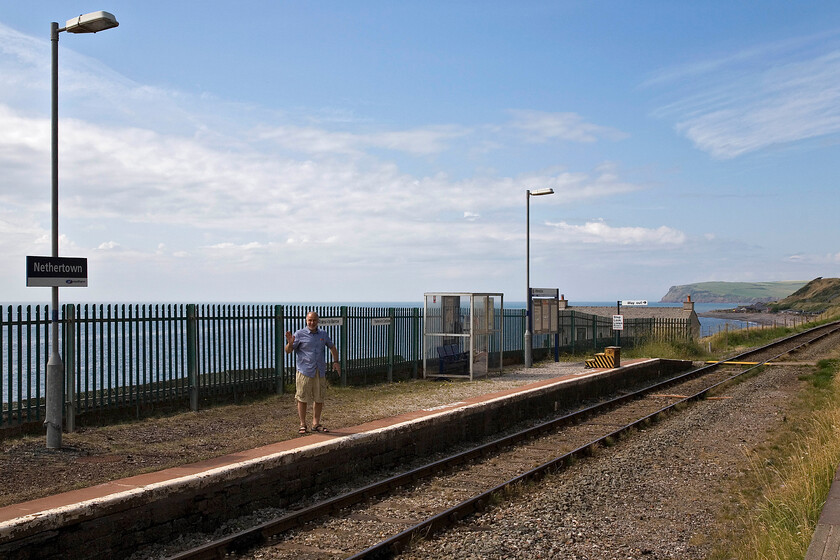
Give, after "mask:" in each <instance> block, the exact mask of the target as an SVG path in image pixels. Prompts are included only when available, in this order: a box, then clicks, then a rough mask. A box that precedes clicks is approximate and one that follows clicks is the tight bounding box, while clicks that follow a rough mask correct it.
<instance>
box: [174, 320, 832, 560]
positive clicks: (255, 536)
mask: <svg viewBox="0 0 840 560" xmlns="http://www.w3.org/2000/svg"><path fill="white" fill-rule="evenodd" d="M819 330H824V332H823V333H821V334H820V335H819V336H817V337H815V338H810V339H808V340H807V341H805V342H803V343H802V344H799V345H797V346H795V347H794V348H792V349H789V350H786V351H784V352H782V353H780V354H777V355H774V356H773V357H771V358H768V359H766V360H763V361H761V362H759V363H758V364H756V365H754V366H752V367H750V368H747V369H745V370H742V371H739V372H737V373H735V374H733V375H732V376H729V377H727V378H726V379H723V380H721V381H719V382H717V383H714V384H713V385H711V386H709V387H706V388H705V389H703V390H701V391H699V392H697V393H695V394H693V395H690V396H686V397H684V398H680V399H679V400H676V401H675V402H673V403H670V404H669V405H666V406H664V407H662V408H660V409H659V410H656V411H654V412H652V413H650V414H647V415H645V416H644V417H642V418H639V419H637V420H635V421H633V422H631V423H630V424H626V425H625V426H623V427H620V428H618V429H616V430H614V431H613V432H611V433H609V434H607V435H605V436H602V437H600V438H598V439H596V440H593V441H591V442H589V443H586V444H585V445H582V446H580V447H578V448H577V449H574V450H572V451H570V452H568V453H566V454H564V455H562V456H560V457H556V458H554V459H552V460H550V461H548V462H546V463H544V464H543V465H540V466H539V467H536V468H534V469H532V470H530V471H528V472H526V473H523V474H521V475H519V476H517V477H515V478H513V479H510V480H508V481H506V482H504V483H502V484H500V485H498V486H496V487H494V488H492V489H490V490H487V491H485V492H482V493H481V494H478V495H477V496H474V497H472V498H469V499H467V500H465V501H463V502H461V503H459V504H457V505H455V506H453V507H451V508H449V509H447V510H446V511H444V512H441V513H438V514H436V515H434V516H432V517H429V518H428V519H426V520H424V521H422V522H420V523H417V524H415V525H414V526H412V527H410V528H408V529H406V530H405V531H402V532H401V533H399V534H397V535H393V536H391V537H389V538H388V539H385V540H383V541H381V542H380V543H378V544H376V545H374V546H372V547H369V548H367V549H366V550H364V551H362V552H359V553H357V554H355V555H353V556H350V557H348V560H358V559H362V558H372V559H376V558H385V557H390V556H393V555H394V554H397V553H399V551H400V550H402V549H404V548H405V546H406V545H407V544H408V543H409V542H410V541H411V540H412V539H415V538H423V537H427V536H429V535H431V534H434V533H436V532H438V531H440V530H442V529H443V528H445V527H447V526H450V525H452V524H453V523H455V522H457V521H458V520H459V519H462V518H464V517H465V516H467V515H470V514H471V513H474V512H476V511H480V510H482V509H484V508H485V507H486V505H487V504H488V503H490V501H491V500H493V499H494V498H495V496H497V495H500V494H502V493H504V492H506V491H508V489H510V488H512V487H513V486H515V485H516V484H519V483H521V482H524V481H531V480H539V479H540V478H542V477H543V476H545V474H547V473H548V472H554V471H558V470H561V469H562V468H564V467H565V466H567V465H568V464H570V463H571V462H572V461H574V460H576V459H577V458H580V457H583V456H588V455H590V454H591V453H592V452H593V451H594V449H596V448H597V447H598V446H600V445H601V443H603V442H604V441H607V440H610V439H617V438H620V437H621V436H622V435H623V434H625V433H626V432H628V431H630V430H632V429H634V428H635V427H637V426H639V425H642V424H647V423H649V422H651V421H654V420H656V419H657V418H658V417H660V416H662V415H663V414H666V413H667V412H669V411H671V410H673V409H674V408H675V407H677V406H679V405H681V404H683V403H687V402H691V401H695V400H699V399H701V398H703V397H704V396H705V395H706V394H708V393H709V392H710V391H712V390H714V389H715V388H717V387H720V386H721V385H724V384H726V383H729V382H731V381H732V380H734V379H736V378H738V377H740V376H742V375H745V374H747V373H749V372H752V371H754V370H756V369H757V368H759V367H761V366H763V365H764V364H766V363H767V362H769V361H772V360H775V359H777V358H779V357H781V356H784V355H785V354H788V353H790V352H794V351H796V350H798V349H800V348H802V347H804V346H807V345H808V344H811V343H813V342H815V341H817V340H820V339H821V338H823V337H826V336H829V335H831V334H834V333H835V332H837V331H838V330H840V322H837V323H831V324H829V325H823V326H819V327H814V328H812V329H809V330H807V331H803V332H801V333H796V334H794V335H792V336H790V337H786V338H783V339H781V340H777V341H774V342H771V343H769V344H767V345H765V346H762V347H759V348H754V349H751V350H748V351H746V352H743V353H741V354H739V355H737V356H733V357H731V358H728V359H727V360H726V361H739V360H743V359H745V358H747V357H749V356H754V355H755V354H758V353H760V352H764V351H767V350H770V349H773V348H775V347H778V346H781V345H784V344H786V343H789V342H790V341H792V340H795V339H797V338H803V337H807V336H809V335H811V334H813V333H814V332H815V331H819ZM722 365H725V361H721V362H718V363H715V364H710V365H706V366H702V367H700V368H697V369H694V370H691V371H688V372H686V373H683V374H681V375H678V376H676V377H673V378H669V379H667V380H665V381H662V382H659V383H655V384H653V385H650V386H648V387H644V388H642V389H639V390H637V391H633V392H630V393H627V394H625V395H621V396H618V397H615V398H613V399H610V400H607V401H604V402H601V403H597V404H594V405H591V406H588V407H585V408H582V409H580V410H577V411H575V412H572V413H570V414H567V415H564V416H561V417H559V418H555V419H552V420H548V421H546V422H542V423H540V424H538V425H536V426H532V427H530V428H527V429H524V430H521V431H518V432H516V433H514V434H510V435H507V436H504V437H501V438H498V439H496V440H493V441H491V442H488V443H485V444H482V445H479V446H477V447H474V448H472V449H469V450H467V451H463V452H460V453H457V454H454V455H452V456H450V457H446V458H443V459H440V460H438V461H434V462H432V463H429V464H426V465H423V466H421V467H418V468H416V469H413V470H410V471H407V472H405V473H402V474H399V475H396V476H392V477H389V478H387V479H385V480H382V481H379V482H375V483H372V484H370V485H367V486H364V487H362V488H359V489H356V490H352V491H350V492H347V493H344V494H341V495H339V496H336V497H334V498H330V499H327V500H324V501H322V502H319V503H317V504H314V505H312V506H310V507H307V508H304V509H302V510H298V511H295V512H293V513H289V514H286V515H284V516H281V517H279V518H276V519H273V520H270V521H267V522H265V523H261V524H259V525H256V526H254V527H251V528H248V529H245V530H242V531H240V532H237V533H234V534H232V535H229V536H227V537H223V538H221V539H218V540H215V541H212V542H209V543H206V544H203V545H200V546H198V547H195V548H192V549H190V550H187V551H184V552H181V553H179V554H176V555H174V556H171V557H170V560H212V559H219V558H224V557H226V556H228V555H230V554H239V553H243V552H245V551H247V550H250V549H252V548H254V547H258V546H264V545H269V544H270V542H271V540H272V538H273V537H274V536H276V535H278V534H280V533H283V532H285V531H288V530H290V529H294V528H296V527H300V526H302V525H303V524H305V523H307V522H309V521H311V520H313V519H316V518H318V517H321V516H324V515H328V514H330V513H332V512H335V511H338V510H341V509H343V508H347V507H350V506H353V505H356V504H358V503H362V502H364V501H367V500H370V499H371V498H374V497H376V496H379V495H382V494H385V493H387V492H390V491H392V490H394V489H396V488H400V487H402V486H406V485H408V484H410V483H413V482H416V481H417V480H420V479H422V478H425V477H427V476H430V475H431V474H434V473H437V472H440V471H442V470H444V469H447V468H450V467H453V466H457V465H459V464H462V463H465V462H467V461H470V460H472V459H474V458H477V457H481V456H484V455H487V454H489V453H491V452H493V451H496V450H498V449H502V448H507V447H510V446H512V445H514V444H515V443H517V442H520V441H524V440H526V439H530V438H534V437H536V436H538V435H540V434H542V433H545V432H551V431H554V430H556V429H558V428H561V427H564V426H567V425H571V424H577V423H580V422H581V421H583V420H585V419H586V418H588V417H589V416H594V415H595V414H597V413H603V412H607V411H609V410H611V409H613V408H617V407H618V406H620V405H623V404H625V403H627V402H629V401H632V400H636V399H638V398H640V397H643V396H645V395H646V394H648V393H652V392H655V391H660V390H662V389H663V388H667V387H669V386H672V385H676V384H678V383H681V382H684V381H689V380H691V379H693V378H695V377H699V376H702V375H705V374H707V373H711V372H712V371H714V370H716V369H718V368H719V367H721V366H722Z"/></svg>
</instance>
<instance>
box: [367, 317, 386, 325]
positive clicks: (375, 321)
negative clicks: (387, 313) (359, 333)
mask: <svg viewBox="0 0 840 560" xmlns="http://www.w3.org/2000/svg"><path fill="white" fill-rule="evenodd" d="M370 324H371V325H373V326H374V327H381V326H383V325H390V324H391V318H390V317H374V318H373V319H371V320H370Z"/></svg>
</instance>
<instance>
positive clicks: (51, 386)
mask: <svg viewBox="0 0 840 560" xmlns="http://www.w3.org/2000/svg"><path fill="white" fill-rule="evenodd" d="M53 25H54V26H55V25H56V24H53ZM54 172H55V167H54ZM54 196H55V193H54ZM53 200H54V201H55V200H56V199H55V198H54V199H53ZM53 207H54V208H55V204H54V205H53ZM57 223H58V215H57V213H55V214H54V215H53V236H54V238H53V256H52V257H32V256H27V257H26V285H27V286H45V287H49V288H52V306H51V307H52V309H50V314H51V315H52V317H51V323H52V332H50V357H49V360H47V387H46V389H47V407H46V420H45V421H44V425H45V426H46V428H47V448H49V449H59V448H61V431H62V429H63V424H64V419H63V412H62V410H61V408H62V402H61V401H62V398H61V394H62V390H63V388H64V384H65V383H64V377H65V376H64V362H62V360H61V355H60V354H59V349H58V328H59V317H58V288H59V287H62V286H66V287H87V285H88V283H87V259H84V258H73V257H59V256H58V239H57V237H55V236H57V235H58V233H57V230H58V228H57V225H56V224H57Z"/></svg>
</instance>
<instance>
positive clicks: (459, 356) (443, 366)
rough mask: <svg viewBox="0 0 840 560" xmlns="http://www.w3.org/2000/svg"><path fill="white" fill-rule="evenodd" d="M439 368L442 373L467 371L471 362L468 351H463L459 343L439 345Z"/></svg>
mask: <svg viewBox="0 0 840 560" xmlns="http://www.w3.org/2000/svg"><path fill="white" fill-rule="evenodd" d="M437 353H438V369H439V371H440V373H444V372H447V371H454V370H457V371H466V369H467V366H468V364H469V361H468V353H467V352H461V350H460V348H458V345H457V344H444V345H443V346H438V347H437Z"/></svg>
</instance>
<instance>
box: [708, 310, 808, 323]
mask: <svg viewBox="0 0 840 560" xmlns="http://www.w3.org/2000/svg"><path fill="white" fill-rule="evenodd" d="M697 316H698V317H711V318H713V319H731V320H733V321H747V322H750V323H757V324H759V325H765V326H768V325H769V326H774V325H782V326H784V325H786V324H788V323H792V322H793V321H794V317H796V318H797V319H799V320H797V321H796V322H797V323H799V322H801V318H800V317H799V316H791V315H788V314H785V313H757V312H748V311H725V310H721V311H704V312H703V313H698V314H697Z"/></svg>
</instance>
